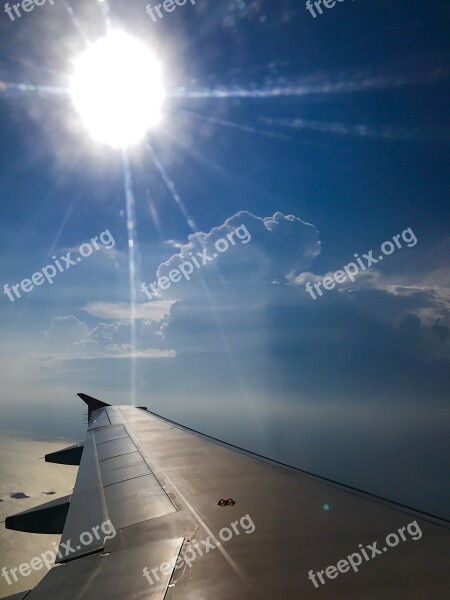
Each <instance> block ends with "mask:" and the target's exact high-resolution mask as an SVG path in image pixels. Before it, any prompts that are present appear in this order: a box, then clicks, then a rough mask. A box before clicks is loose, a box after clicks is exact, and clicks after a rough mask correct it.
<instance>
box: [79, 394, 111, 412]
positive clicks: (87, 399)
mask: <svg viewBox="0 0 450 600" xmlns="http://www.w3.org/2000/svg"><path fill="white" fill-rule="evenodd" d="M77 396H78V397H79V398H81V400H83V402H84V403H85V404H87V406H88V409H89V410H90V411H94V410H98V409H100V408H105V407H107V406H111V404H107V403H106V402H102V401H101V400H97V398H93V397H92V396H88V395H87V394H84V393H83V392H79V393H78V394H77Z"/></svg>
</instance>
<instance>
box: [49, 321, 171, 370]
mask: <svg viewBox="0 0 450 600" xmlns="http://www.w3.org/2000/svg"><path fill="white" fill-rule="evenodd" d="M45 335H46V338H47V341H48V349H49V354H48V357H49V358H55V354H54V350H55V349H59V350H61V351H63V350H65V351H66V354H65V355H59V360H73V359H78V360H79V359H89V360H93V359H96V358H115V359H119V358H142V359H152V358H171V357H173V356H175V354H176V353H175V352H174V351H173V350H171V349H169V348H165V347H161V346H162V345H163V340H162V331H161V324H160V323H159V322H158V321H153V320H150V319H143V318H137V319H136V320H135V321H134V323H133V331H132V325H131V322H130V321H114V322H113V323H99V324H98V325H96V326H95V327H93V328H89V327H88V326H87V324H86V323H84V322H83V321H80V320H79V319H77V318H76V317H74V316H73V315H71V316H67V317H57V318H55V319H54V320H53V321H52V324H51V326H50V328H49V329H48V330H47V331H46V332H45ZM132 339H133V340H134V346H133V345H131V343H130V342H131V340H132Z"/></svg>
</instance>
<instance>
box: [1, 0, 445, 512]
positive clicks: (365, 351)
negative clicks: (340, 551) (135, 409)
mask: <svg viewBox="0 0 450 600" xmlns="http://www.w3.org/2000/svg"><path fill="white" fill-rule="evenodd" d="M217 4H218V3H213V2H208V1H206V0H198V2H197V5H196V6H195V7H193V6H191V5H190V4H189V5H186V6H184V7H180V8H179V9H177V11H175V12H174V13H172V14H169V15H166V16H165V18H164V19H163V20H162V21H160V22H158V23H153V22H152V21H151V19H150V18H149V17H147V16H146V15H145V2H141V1H138V0H136V1H133V2H118V1H117V2H113V1H110V7H111V18H112V21H113V24H114V25H116V26H120V27H121V28H123V29H125V30H126V31H128V32H129V33H131V34H133V35H135V36H137V37H139V38H140V39H142V40H143V41H145V42H146V43H147V44H148V45H149V46H150V47H151V48H152V49H153V50H154V52H155V53H156V54H157V56H158V57H159V59H160V60H161V62H162V64H163V70H164V74H165V79H166V82H167V88H168V90H169V91H170V97H169V98H168V99H167V102H166V105H165V117H164V120H163V122H162V124H161V125H160V127H158V128H157V129H156V130H154V131H152V133H151V134H150V135H149V140H148V141H149V143H150V144H151V147H152V148H153V151H154V156H157V160H158V161H159V163H158V164H159V165H161V166H162V168H163V169H164V173H165V174H166V176H167V177H168V179H166V180H164V179H163V178H162V177H161V173H160V171H159V170H158V168H157V165H156V164H155V162H154V160H153V158H152V156H153V155H152V154H151V152H150V151H149V149H148V148H147V147H146V144H142V145H140V146H137V147H135V148H133V149H131V150H130V152H129V163H130V169H131V171H130V172H131V177H132V182H133V190H134V198H135V203H136V235H135V237H136V242H137V245H136V267H137V275H136V280H135V283H136V286H135V294H136V298H137V302H138V305H137V307H136V312H135V316H136V319H135V321H134V327H131V326H130V283H129V282H130V280H129V251H128V235H127V219H126V203H125V195H124V176H123V168H122V167H123V165H122V157H121V155H120V153H118V152H117V151H113V150H110V149H108V148H106V147H104V146H101V145H98V144H94V143H93V142H92V141H91V140H90V139H89V137H88V136H87V135H86V132H85V131H84V129H83V126H82V124H81V123H80V121H79V118H78V116H77V115H76V114H75V113H74V110H73V108H72V106H71V102H70V98H68V97H67V96H66V95H65V94H48V93H43V92H42V93H41V92H38V91H36V90H34V91H32V90H28V91H26V90H25V91H24V90H20V89H17V88H15V87H14V86H11V85H6V86H3V89H2V87H1V85H0V128H1V140H2V144H1V146H0V163H1V174H0V196H1V203H0V244H1V252H0V268H1V270H0V272H1V275H2V278H1V284H2V285H1V287H2V289H3V285H4V284H9V285H10V286H12V285H13V284H17V283H19V282H21V281H22V280H23V279H26V278H30V277H31V276H32V275H33V273H35V272H37V271H40V270H41V269H42V268H43V267H45V266H46V265H47V264H49V261H50V262H51V261H52V258H51V257H52V256H53V255H55V256H57V257H60V256H65V255H66V254H67V252H73V253H76V249H77V248H79V246H80V245H81V244H83V243H84V242H88V241H89V240H90V239H91V238H93V237H95V236H99V235H100V234H101V233H102V232H105V231H107V230H108V231H109V232H110V234H111V236H112V238H113V239H114V247H113V248H111V249H109V250H108V249H105V248H101V249H100V250H98V251H95V252H94V253H93V254H92V256H90V257H87V258H85V259H83V260H82V261H81V262H80V263H77V264H76V265H75V266H73V267H72V268H71V269H70V270H68V271H67V272H63V273H60V274H59V275H58V276H57V277H56V278H55V280H54V283H53V285H49V284H44V285H42V286H39V287H36V288H35V289H33V291H31V292H30V293H28V294H23V296H24V297H23V298H21V299H18V300H16V301H15V302H14V303H12V302H10V300H9V299H8V297H7V296H6V295H4V294H2V297H1V299H0V323H1V327H2V344H1V348H0V357H1V361H0V378H1V381H2V384H3V385H2V387H3V393H2V400H1V402H2V429H3V430H11V429H13V430H17V431H23V432H28V433H32V434H33V435H35V436H37V437H42V436H48V437H60V436H66V437H75V438H78V437H80V438H82V437H83V425H82V422H81V418H80V417H81V415H82V411H83V409H82V407H81V406H79V404H78V403H77V400H76V399H75V397H74V396H75V393H76V392H79V391H84V392H86V393H90V394H92V395H94V396H98V397H100V398H101V399H103V400H105V401H109V402H112V403H122V404H123V403H131V402H133V401H136V403H137V404H138V405H146V406H148V407H149V408H151V409H152V410H154V411H155V412H157V413H160V414H163V415H165V416H167V417H168V418H172V419H174V420H176V421H179V422H182V423H184V424H187V425H190V426H192V427H194V428H196V429H199V430H202V431H205V432H207V433H210V434H212V435H217V436H219V437H221V438H223V439H226V440H227V441H230V442H233V443H237V444H240V445H241V446H243V447H246V448H249V449H252V450H256V451H258V452H261V453H263V454H266V455H268V456H271V457H274V458H277V459H280V460H283V461H285V462H288V463H289V464H293V465H295V466H298V467H301V468H304V469H307V470H310V471H312V472H315V473H318V474H321V475H325V476H328V477H331V478H333V479H337V480H340V481H343V482H345V483H349V484H351V485H355V486H358V487H361V488H363V489H366V490H368V491H372V492H375V493H379V494H384V495H386V496H388V497H390V498H393V499H396V500H399V501H401V502H404V503H407V504H411V505H413V506H416V507H418V508H422V509H424V510H428V511H431V512H439V513H441V514H443V513H445V510H446V508H445V507H447V506H448V490H446V487H445V477H446V474H447V472H448V462H446V460H445V456H448V389H449V379H448V377H449V375H448V374H449V369H448V366H449V345H448V344H449V341H448V332H449V330H448V327H449V315H448V302H449V291H448V284H449V279H450V278H449V270H448V256H449V237H448V208H447V205H448V197H449V191H450V190H449V187H450V182H449V178H448V173H449V153H448V149H449V140H450V117H449V112H448V108H447V105H448V102H446V98H448V91H449V78H450V69H449V66H448V65H449V60H448V59H449V45H448V41H447V39H446V36H445V32H446V30H448V28H447V27H446V25H448V20H449V16H450V15H449V12H450V7H449V6H448V3H447V2H443V1H442V2H435V3H433V6H432V7H430V5H429V4H428V5H425V4H424V3H423V2H419V1H409V2H406V1H403V0H399V1H397V2H395V3H393V2H387V1H384V0H381V1H379V2H377V3H371V2H369V1H368V0H358V2H349V1H348V2H343V3H341V4H339V5H336V7H335V8H333V9H330V10H328V11H327V13H325V14H324V15H322V16H321V17H320V18H316V19H312V17H311V16H310V15H309V13H308V12H307V11H306V10H305V7H304V3H303V2H300V1H289V0H285V1H280V2H268V1H264V0H261V1H260V2H256V1H255V2H234V1H233V0H229V1H227V2H221V3H219V4H220V6H218V5H217ZM76 12H77V15H78V17H79V22H80V25H81V27H82V29H83V31H84V32H85V33H86V35H87V36H88V37H90V38H91V39H93V40H95V39H96V38H97V37H99V36H101V35H102V33H103V28H104V23H103V19H102V16H101V13H100V10H99V7H98V5H97V3H96V2H95V1H92V2H77V5H76ZM0 50H1V52H0V56H1V59H0V81H3V82H8V83H9V84H11V83H16V84H19V83H23V82H28V83H31V84H35V85H46V86H57V87H60V86H61V87H64V86H65V85H67V74H68V73H69V71H70V59H71V58H73V57H74V56H76V55H77V54H79V53H80V52H81V51H82V50H83V39H82V37H81V36H80V34H79V32H78V31H77V29H76V27H75V26H74V24H73V22H72V20H71V18H70V16H69V15H68V13H67V12H66V10H65V8H64V3H62V2H61V3H60V4H59V5H58V6H57V5H56V4H55V6H54V7H51V6H50V5H45V6H43V7H42V8H40V9H39V10H38V9H36V10H35V11H34V12H32V13H29V14H26V15H24V16H23V17H22V18H21V19H20V20H17V21H16V22H14V23H11V22H10V21H9V19H7V17H6V15H4V14H2V15H1V17H0ZM118 84H119V85H120V82H118ZM218 92H220V93H218ZM255 92H258V93H255ZM169 180H170V182H172V183H173V186H174V187H172V188H171V189H169V188H168V186H167V182H168V181H169ZM174 193H175V194H176V195H177V198H179V200H180V201H181V203H182V204H183V206H184V207H185V211H184V213H183V211H182V210H180V204H179V203H177V201H176V199H175V198H174ZM186 213H188V214H189V216H190V218H191V219H192V221H193V222H194V223H195V227H191V226H190V225H189V223H188V221H187V218H186ZM446 217H447V218H446ZM242 224H244V225H245V226H246V228H247V229H248V231H249V232H250V234H251V237H252V239H251V242H249V243H248V244H241V243H237V244H236V245H235V246H233V247H231V248H230V249H229V250H228V251H227V252H226V253H224V254H222V255H220V256H219V257H218V258H217V260H215V261H214V262H212V263H208V264H207V265H205V267H204V268H202V269H201V270H198V271H197V272H195V273H194V274H193V276H192V279H191V281H189V282H184V283H179V284H174V285H172V286H171V287H170V288H169V289H168V290H166V291H165V292H164V293H162V294H161V296H160V297H159V298H158V299H157V300H154V301H153V302H149V301H148V300H147V298H146V297H145V295H144V294H143V293H142V291H141V290H140V283H141V282H142V281H146V282H152V281H154V280H155V279H156V278H157V276H158V274H159V276H161V275H164V274H168V267H167V264H169V265H175V266H176V265H178V264H179V263H180V260H181V259H180V254H181V256H183V257H184V258H186V257H187V256H188V255H189V253H190V252H193V251H201V249H202V248H203V249H204V248H209V249H211V248H213V244H214V241H215V240H217V239H219V238H222V237H224V236H226V235H227V233H230V232H231V231H232V230H233V228H236V227H239V226H240V225H242ZM407 228H411V229H412V231H413V232H414V234H415V236H416V238H417V244H416V245H414V247H407V246H406V245H404V246H403V247H402V248H401V249H398V250H397V251H396V252H395V253H393V254H392V255H391V256H389V258H386V259H385V260H384V261H383V263H380V264H377V265H376V266H374V267H373V268H372V269H371V271H370V272H366V273H364V274H361V276H360V277H358V278H357V279H356V281H355V282H354V283H352V284H349V283H347V284H346V285H342V286H340V288H339V290H336V289H335V290H333V291H330V292H327V293H326V294H325V295H324V296H323V297H321V298H319V299H317V301H313V300H312V299H311V297H310V296H309V295H308V294H307V293H306V291H305V287H304V286H305V282H306V281H319V280H320V279H321V278H323V277H324V276H325V275H326V274H329V273H334V272H335V271H337V270H339V269H342V268H343V267H344V265H346V264H348V263H349V262H351V261H352V260H354V254H355V253H358V254H359V255H360V256H362V254H363V253H366V252H368V251H369V250H371V249H373V250H377V249H379V247H380V246H381V244H382V243H383V242H384V241H386V240H392V238H393V237H394V236H395V235H396V234H401V233H402V232H403V231H404V230H406V229H407ZM378 254H379V251H377V252H375V255H378ZM132 330H134V331H135V333H134V335H133V333H132ZM447 461H448V459H447Z"/></svg>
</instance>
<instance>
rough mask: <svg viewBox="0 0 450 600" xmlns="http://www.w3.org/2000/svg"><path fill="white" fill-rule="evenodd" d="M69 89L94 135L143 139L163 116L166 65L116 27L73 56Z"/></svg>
mask: <svg viewBox="0 0 450 600" xmlns="http://www.w3.org/2000/svg"><path fill="white" fill-rule="evenodd" d="M73 63H74V73H73V76H72V77H71V81H70V93H71V97H72V100H73V103H74V105H75V108H76V110H77V112H78V113H79V115H80V117H81V119H82V121H83V123H84V125H85V126H86V128H87V130H88V131H89V133H90V135H91V136H92V137H93V138H94V139H95V140H97V141H99V142H103V143H105V144H108V145H109V146H112V147H114V148H127V147H128V146H131V145H133V144H136V143H138V142H139V141H141V140H142V139H143V138H144V137H145V135H146V133H147V132H148V130H149V129H151V128H153V127H154V126H155V125H157V124H158V123H159V122H160V120H161V114H162V106H163V101H164V96H165V93H164V86H163V82H162V73H161V66H160V64H159V62H158V61H157V60H156V59H155V57H154V56H153V54H152V53H151V52H150V50H149V49H148V48H147V47H146V46H145V44H144V43H142V42H141V41H139V40H138V39H136V38H133V37H131V36H130V35H128V34H127V33H124V32H122V31H113V32H111V33H108V35H107V36H105V37H103V38H101V39H99V40H98V41H97V42H95V43H94V44H92V45H91V46H90V47H89V48H88V50H86V51H85V52H84V53H83V54H82V55H81V56H79V57H78V58H76V59H75V60H74V61H73Z"/></svg>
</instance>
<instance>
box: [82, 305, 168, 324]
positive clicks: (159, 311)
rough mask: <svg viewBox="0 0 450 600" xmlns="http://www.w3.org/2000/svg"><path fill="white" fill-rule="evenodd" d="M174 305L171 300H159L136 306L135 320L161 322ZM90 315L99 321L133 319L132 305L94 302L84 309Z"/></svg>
mask: <svg viewBox="0 0 450 600" xmlns="http://www.w3.org/2000/svg"><path fill="white" fill-rule="evenodd" d="M173 304H174V302H173V301H171V300H159V301H155V302H147V303H145V304H136V306H135V309H134V318H135V319H148V320H152V321H161V320H162V319H164V318H165V317H167V316H168V315H169V314H170V309H171V307H172V305H173ZM83 310H84V311H86V312H87V313H88V314H90V315H91V316H93V317H98V318H99V319H108V320H111V321H115V320H124V321H125V320H129V319H130V318H131V308H130V305H129V304H127V303H125V302H121V303H112V302H93V303H91V304H88V305H87V306H85V307H84V308H83Z"/></svg>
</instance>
